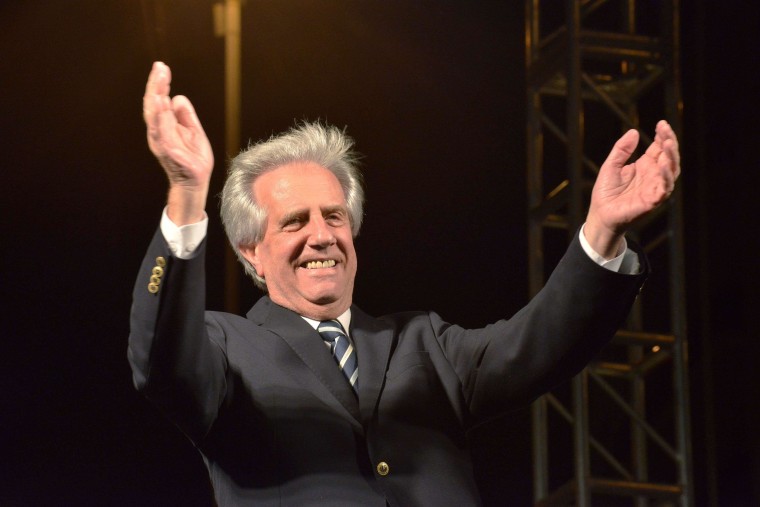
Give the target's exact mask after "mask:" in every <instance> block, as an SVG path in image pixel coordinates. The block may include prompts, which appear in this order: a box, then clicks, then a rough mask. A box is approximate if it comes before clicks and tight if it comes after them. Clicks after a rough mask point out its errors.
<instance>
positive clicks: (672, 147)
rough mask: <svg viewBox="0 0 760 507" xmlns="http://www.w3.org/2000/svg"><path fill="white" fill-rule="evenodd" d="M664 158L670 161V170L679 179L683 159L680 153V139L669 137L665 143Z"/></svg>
mask: <svg viewBox="0 0 760 507" xmlns="http://www.w3.org/2000/svg"><path fill="white" fill-rule="evenodd" d="M662 157H663V158H666V159H667V161H668V172H670V173H671V174H673V178H674V179H678V177H679V176H680V175H681V159H680V154H679V153H678V141H676V140H675V139H668V140H667V141H665V143H664V144H663V155H662Z"/></svg>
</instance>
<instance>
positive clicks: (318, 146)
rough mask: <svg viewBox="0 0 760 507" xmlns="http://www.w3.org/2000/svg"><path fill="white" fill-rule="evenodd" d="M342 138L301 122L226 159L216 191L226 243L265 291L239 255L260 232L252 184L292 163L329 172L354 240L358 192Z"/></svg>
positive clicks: (262, 219)
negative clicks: (224, 177)
mask: <svg viewBox="0 0 760 507" xmlns="http://www.w3.org/2000/svg"><path fill="white" fill-rule="evenodd" d="M353 145H354V141H353V139H351V138H350V137H349V136H348V135H346V133H345V132H343V131H341V130H339V129H338V128H336V127H333V126H329V125H322V124H321V123H319V122H315V123H309V122H304V123H301V124H300V125H297V126H295V127H293V128H291V129H290V130H289V131H287V132H285V133H282V134H280V135H277V136H272V137H271V138H270V139H269V140H267V141H263V142H261V141H260V142H258V143H256V144H255V145H253V146H249V147H248V149H246V150H244V151H242V152H241V153H240V154H239V155H238V156H237V157H235V158H234V159H232V162H231V163H230V167H229V170H228V171H227V181H226V182H225V183H224V189H223V190H222V207H221V216H222V223H223V224H224V229H225V231H226V232H227V239H228V240H229V242H230V245H232V249H233V250H234V251H235V254H236V255H237V257H238V260H239V261H240V263H241V264H243V267H244V268H245V272H246V273H247V274H248V275H249V276H250V277H251V278H253V281H254V283H255V284H256V285H257V286H258V287H259V288H261V289H263V290H266V281H265V280H264V278H263V277H261V276H259V275H258V273H256V270H255V269H254V267H253V265H251V263H250V262H248V260H247V259H245V258H244V257H243V256H242V255H241V253H240V248H239V247H240V245H251V244H255V243H259V242H260V241H261V240H262V239H263V238H264V233H265V232H266V224H267V215H266V211H265V210H264V209H263V208H262V207H261V206H260V205H259V204H258V203H257V202H256V198H255V196H254V193H253V184H254V182H255V181H256V178H258V177H259V176H261V175H262V174H264V173H266V172H269V171H272V170H274V169H277V168H278V167H282V166H284V165H287V164H290V163H293V162H313V163H315V164H318V165H320V166H321V167H324V168H325V169H327V170H329V171H330V172H332V173H333V174H334V175H335V177H336V178H338V182H339V183H340V186H341V187H342V188H343V195H344V196H345V198H346V207H347V208H348V215H349V220H350V223H351V233H352V235H353V237H356V236H357V235H358V234H359V229H360V228H361V225H362V218H363V216H364V189H363V188H362V176H361V173H360V172H359V169H358V167H357V159H358V155H357V153H356V152H354V151H353V150H352V147H353Z"/></svg>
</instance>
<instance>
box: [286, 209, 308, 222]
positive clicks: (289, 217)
mask: <svg viewBox="0 0 760 507" xmlns="http://www.w3.org/2000/svg"><path fill="white" fill-rule="evenodd" d="M308 215H309V210H307V209H297V210H293V211H289V212H288V213H285V214H284V215H283V216H282V217H281V218H280V225H285V224H287V223H288V222H292V221H293V220H299V219H303V218H305V217H307V216H308Z"/></svg>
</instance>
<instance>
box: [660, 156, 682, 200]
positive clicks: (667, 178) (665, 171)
mask: <svg viewBox="0 0 760 507" xmlns="http://www.w3.org/2000/svg"><path fill="white" fill-rule="evenodd" d="M657 167H658V168H659V170H660V176H661V177H662V179H663V187H664V190H665V195H664V196H663V198H666V197H667V196H669V195H670V194H671V193H672V192H673V189H674V188H675V184H676V178H677V177H678V173H677V171H675V170H674V164H673V160H672V159H671V158H670V157H669V156H668V154H667V152H663V154H662V155H661V156H660V159H659V160H658V161H657Z"/></svg>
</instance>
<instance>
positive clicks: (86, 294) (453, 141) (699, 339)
mask: <svg viewBox="0 0 760 507" xmlns="http://www.w3.org/2000/svg"><path fill="white" fill-rule="evenodd" d="M684 3H685V7H684V8H685V23H684V46H685V47H684V50H685V52H686V57H685V58H684V74H685V76H684V77H685V82H684V92H685V98H686V109H685V111H686V117H685V119H686V127H685V133H684V138H683V141H684V160H685V164H684V166H685V168H684V171H685V172H684V177H683V184H684V185H685V187H686V199H687V202H686V207H687V224H686V225H687V239H688V242H689V243H688V246H689V254H688V258H687V262H688V266H687V268H688V270H689V271H688V273H689V288H688V289H689V295H690V301H689V307H690V311H691V320H690V325H691V330H692V334H693V338H692V352H693V354H692V371H693V373H694V377H693V378H692V383H693V388H694V394H693V398H694V399H695V407H694V412H695V413H694V419H695V453H696V457H697V463H696V468H697V476H698V478H699V479H700V482H699V484H698V492H699V493H700V502H701V503H700V504H701V505H708V503H707V500H706V497H707V490H708V488H707V486H706V484H708V482H709V481H708V480H707V479H709V477H711V476H710V474H709V473H708V470H709V469H710V467H714V469H715V470H717V472H716V474H715V476H716V477H717V478H718V479H719V486H720V488H721V490H720V491H721V495H722V496H721V498H722V499H723V500H724V501H725V502H724V503H721V505H751V504H753V503H757V502H758V501H760V492H758V490H757V488H758V486H756V485H754V486H753V479H758V478H760V473H759V471H760V461H759V457H758V451H757V449H758V448H760V442H758V437H757V434H756V432H754V431H753V428H754V427H757V426H758V423H760V420H759V419H760V418H759V417H758V415H757V412H756V410H755V409H754V404H753V403H752V401H751V400H752V398H753V397H754V398H755V399H756V398H757V394H756V391H757V389H756V386H757V384H758V374H757V369H756V368H754V367H753V366H752V365H753V363H754V358H755V357H756V356H757V353H758V351H760V347H759V346H758V338H759V336H758V333H757V331H756V328H753V327H752V326H750V315H751V314H752V311H753V310H754V308H756V305H757V303H758V296H757V290H756V288H755V284H756V283H757V280H758V276H757V275H758V268H757V264H758V263H757V262H756V260H755V259H754V257H755V255H754V252H757V251H758V244H757V243H758V242H757V239H756V236H757V234H756V233H753V232H752V229H751V228H749V220H750V219H751V217H753V216H756V213H754V211H753V210H754V206H753V205H754V203H755V200H756V196H755V195H754V192H753V190H754V188H753V186H752V185H753V184H754V182H755V181H756V178H755V176H754V172H755V171H756V164H755V163H754V160H751V159H750V157H749V149H750V147H751V146H753V141H754V140H753V139H752V138H751V137H750V136H751V134H750V132H752V129H750V127H751V126H752V125H753V124H754V121H753V120H754V115H755V112H754V110H753V108H752V107H750V106H751V105H752V104H754V103H755V102H756V99H755V97H756V96H757V92H758V90H757V83H758V80H757V69H756V68H752V67H749V66H750V65H751V63H750V61H749V60H747V61H745V60H744V58H745V57H747V55H748V54H749V53H748V48H752V47H754V46H753V44H752V43H751V39H750V38H751V36H752V35H753V34H754V31H756V28H757V26H758V23H757V21H758V15H757V13H758V8H757V7H746V6H743V7H741V9H742V10H741V11H737V12H731V11H730V10H724V11H722V12H720V13H713V12H711V11H708V10H707V9H706V8H705V7H704V6H703V5H702V4H701V3H698V2H684ZM211 4H212V2H211V1H210V0H195V1H189V0H185V1H182V0H143V1H140V2H138V1H124V2H116V1H109V2H104V1H101V0H76V1H66V2H64V1H57V0H46V1H45V0H39V1H24V2H21V1H7V2H3V3H2V6H1V7H0V142H1V143H2V144H1V145H0V146H2V148H3V150H2V154H3V156H2V163H0V167H2V181H3V183H2V185H0V188H1V189H2V191H1V195H2V211H3V218H2V220H1V221H0V224H1V227H2V229H0V230H1V231H2V236H0V238H2V239H1V240H0V241H2V248H0V252H2V286H3V305H2V308H3V315H4V319H3V322H4V324H3V329H4V330H3V332H2V341H0V343H1V344H2V345H1V347H2V352H1V353H0V366H1V368H0V382H1V384H0V390H1V391H2V393H3V395H2V407H3V408H2V409H1V410H0V414H1V415H0V446H1V447H0V452H1V453H2V454H1V455H2V460H1V461H2V465H0V467H1V468H0V505H3V506H6V505H7V506H27V505H114V506H120V505H125V506H128V505H140V506H145V505H187V506H191V505H198V506H206V505H210V502H211V500H210V493H209V488H208V482H207V478H206V474H205V469H204V467H203V464H202V461H201V458H200V456H199V454H198V453H197V452H196V451H195V450H194V449H193V448H192V447H191V446H190V445H189V443H188V442H187V441H186V440H185V438H184V437H183V436H182V435H181V434H180V433H179V432H178V431H177V430H175V429H174V428H173V427H172V426H171V424H170V423H168V422H167V421H165V420H164V419H163V418H162V416H161V415H160V414H159V413H158V412H157V411H156V410H155V409H154V408H153V407H152V406H150V405H149V404H148V403H147V402H146V401H144V400H143V399H142V398H141V397H140V396H139V395H138V394H137V393H136V392H135V391H134V389H133V387H132V384H131V375H130V371H129V367H128V364H127V360H126V341H127V335H128V317H129V306H130V297H131V290H132V284H133V282H134V279H135V276H136V270H137V268H138V266H139V262H140V260H141V258H142V255H143V249H144V248H145V247H146V246H147V244H148V241H149V239H150V237H151V235H152V233H153V231H154V229H155V227H156V226H157V224H158V219H159V216H160V212H161V208H162V205H163V201H164V199H165V193H166V184H165V178H164V176H163V174H162V172H161V170H160V169H159V167H158V165H157V163H156V162H155V161H154V160H153V159H152V157H151V155H150V153H149V152H148V149H147V147H146V144H145V139H144V137H145V134H144V126H143V124H142V118H141V97H142V92H143V89H144V83H145V79H146V77H147V74H148V71H149V69H150V64H151V61H152V60H154V59H162V60H164V61H166V62H167V63H168V64H169V65H170V66H171V67H172V70H173V74H174V82H173V92H174V93H181V94H185V95H188V96H189V97H190V98H191V99H192V100H193V102H194V104H195V106H196V109H197V111H198V114H199V116H200V117H201V119H202V121H203V123H204V126H205V128H206V131H207V133H208V134H209V137H210V138H211V141H212V144H213V146H214V149H215V153H216V158H217V168H216V173H215V176H214V179H213V187H212V194H216V193H218V192H219V190H220V189H221V184H222V180H223V176H224V172H225V171H224V169H225V166H226V157H225V155H224V153H223V151H224V143H223V121H224V118H223V92H224V90H223V41H222V40H221V39H218V38H215V37H214V36H213V31H212V20H211ZM700 17H702V18H706V21H707V22H709V23H710V24H704V26H702V24H700V23H699V20H700ZM243 23H244V36H243V40H244V42H243V67H244V69H243V74H244V76H243V89H244V96H243V129H242V130H243V133H244V134H243V135H244V137H243V139H241V144H243V145H245V144H246V143H247V142H248V140H249V139H253V140H257V139H260V138H262V137H268V136H269V135H271V134H272V133H274V132H279V131H281V130H283V129H286V128H288V127H290V126H292V125H293V124H294V122H295V121H298V120H302V119H311V120H314V119H322V120H325V121H327V122H329V123H333V124H336V125H338V126H341V127H343V126H346V127H347V130H348V133H349V134H350V135H352V136H353V137H354V138H355V139H356V140H357V148H358V150H359V151H360V152H361V153H363V154H364V159H363V167H364V172H365V178H366V182H367V205H366V221H365V225H364V227H363V230H362V234H361V236H360V237H359V238H358V240H357V251H358V255H359V274H358V277H357V284H356V295H355V300H356V301H357V302H358V303H359V304H360V306H362V307H363V308H364V309H365V310H366V311H368V312H370V313H373V314H382V313H386V312H390V311H397V310H411V309H421V310H424V309H434V310H436V311H437V312H439V313H440V314H442V315H443V316H444V317H445V318H446V319H448V320H450V321H453V322H457V323H460V324H462V325H465V326H478V325H482V324H485V323H487V322H489V321H492V320H495V319H497V318H499V317H502V316H504V315H508V314H511V313H513V312H514V311H516V310H517V309H519V308H520V306H521V305H522V304H524V303H525V301H526V298H527V275H526V265H527V261H526V253H525V252H526V234H525V229H526V228H525V205H526V204H525V176H524V173H525V147H524V146H525V133H524V130H525V129H524V122H525V104H524V102H525V100H524V97H525V91H524V81H525V77H524V64H523V52H522V51H523V49H522V44H523V29H522V23H523V12H522V2H467V3H465V2H384V1H379V0H377V1H369V2H349V1H337V0H335V1H328V0H324V1H306V0H299V1H295V0H291V1H283V2H262V1H254V0H248V1H247V2H246V5H245V7H244V19H243ZM737 23H738V24H739V27H740V28H739V29H737V28H736V24H737ZM728 27H731V29H730V30H729V29H728ZM741 27H743V28H744V29H741ZM726 52H729V53H730V55H728V56H727V55H726ZM754 144H756V143H754ZM208 211H209V215H210V217H211V229H210V235H209V253H210V255H209V261H208V272H209V277H208V279H209V290H208V306H209V307H210V308H212V309H221V308H222V305H223V303H222V301H223V284H222V279H223V261H222V258H223V255H224V253H223V252H224V248H225V246H224V238H223V234H222V231H221V227H220V225H219V222H218V200H217V199H216V197H212V198H211V200H210V204H209V208H208ZM753 213H754V214H753ZM747 229H749V230H747ZM726 255H728V256H729V257H730V261H728V262H725V256H726ZM654 276H657V274H656V273H655V274H654ZM243 286H244V290H243V294H242V299H243V301H244V304H243V305H242V306H243V307H244V308H241V309H240V310H241V311H244V310H245V309H247V307H248V306H250V305H251V304H253V302H254V301H255V299H256V298H257V297H258V294H257V293H256V292H255V291H254V290H253V289H252V288H250V286H249V285H248V284H247V282H243ZM705 379H707V380H705ZM710 379H714V382H712V381H711V380H710ZM706 395H707V400H708V403H705V402H704V399H705V396H706ZM711 399H713V400H715V401H714V402H715V405H717V407H716V410H715V411H714V412H713V411H712V410H711V406H710V405H711V403H709V400H711ZM711 428H717V431H714V430H712V429H711ZM529 431H530V430H529V416H528V412H527V410H520V411H516V412H514V413H512V414H509V415H508V416H506V417H504V418H503V419H501V420H499V421H496V422H494V423H492V424H489V425H487V426H486V427H484V428H481V429H479V430H478V431H476V432H475V433H474V434H473V436H472V440H473V444H474V452H475V454H476V457H477V462H478V480H479V481H480V483H481V485H482V487H483V491H484V497H485V500H486V503H487V504H488V505H527V504H529V503H530V497H531V472H530V450H529V441H530V438H529V435H530V433H529ZM713 438H714V439H715V442H716V443H717V446H716V447H715V449H716V455H715V458H712V457H710V454H709V453H707V452H706V450H705V449H706V448H707V447H706V445H708V444H709V442H711V439H713ZM754 484H758V481H757V480H755V481H754ZM752 488H755V489H754V490H753V489H752Z"/></svg>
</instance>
